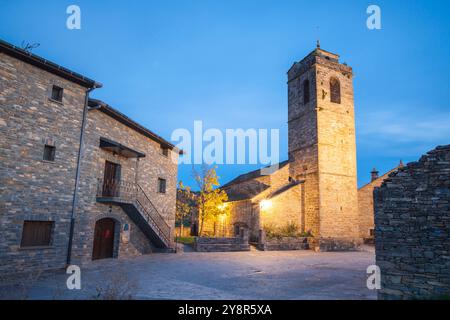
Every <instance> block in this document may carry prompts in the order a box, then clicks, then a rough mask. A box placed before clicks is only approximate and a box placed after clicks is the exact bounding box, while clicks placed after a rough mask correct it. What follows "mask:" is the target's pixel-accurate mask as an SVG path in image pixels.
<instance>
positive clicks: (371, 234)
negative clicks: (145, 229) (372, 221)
mask: <svg viewBox="0 0 450 320" xmlns="http://www.w3.org/2000/svg"><path fill="white" fill-rule="evenodd" d="M369 234H370V236H371V237H374V236H375V230H374V229H370V230H369Z"/></svg>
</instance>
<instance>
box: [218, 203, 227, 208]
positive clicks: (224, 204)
mask: <svg viewBox="0 0 450 320" xmlns="http://www.w3.org/2000/svg"><path fill="white" fill-rule="evenodd" d="M227 205H228V204H227V203H223V204H221V205H219V206H217V208H218V209H219V210H225V208H226V207H227Z"/></svg>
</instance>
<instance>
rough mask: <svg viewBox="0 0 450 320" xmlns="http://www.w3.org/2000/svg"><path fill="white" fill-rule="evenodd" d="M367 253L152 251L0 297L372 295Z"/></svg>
mask: <svg viewBox="0 0 450 320" xmlns="http://www.w3.org/2000/svg"><path fill="white" fill-rule="evenodd" d="M374 260H375V257H374V253H373V250H370V249H369V250H365V251H360V252H321V253H316V252H313V251H282V252H260V251H251V252H230V253H198V252H186V253H178V254H151V255H146V256H141V257H138V258H134V259H130V260H102V261H97V262H93V263H91V264H89V265H88V266H85V267H83V269H82V290H80V291H69V290H68V289H66V279H67V275H65V274H63V273H59V274H52V275H46V276H45V277H44V278H40V279H38V280H37V281H35V282H32V284H31V287H30V288H26V290H25V289H24V287H23V288H21V289H20V288H19V289H14V290H11V288H6V287H3V288H2V289H3V290H1V293H0V295H1V296H0V297H1V298H3V299H5V298H14V297H16V298H27V299H94V298H96V297H98V293H99V292H100V297H101V298H108V297H109V298H125V297H127V296H128V294H132V296H133V298H134V299H207V300H210V299H283V300H289V299H376V292H375V291H373V290H368V289H367V287H366V279H367V274H366V269H367V267H368V266H369V265H372V264H374ZM25 291H26V292H25ZM20 294H22V295H23V296H18V295H20ZM14 295H15V296H14Z"/></svg>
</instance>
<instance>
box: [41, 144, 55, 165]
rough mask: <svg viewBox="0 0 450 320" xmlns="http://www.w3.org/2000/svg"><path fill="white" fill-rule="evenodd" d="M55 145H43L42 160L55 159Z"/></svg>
mask: <svg viewBox="0 0 450 320" xmlns="http://www.w3.org/2000/svg"><path fill="white" fill-rule="evenodd" d="M55 153H56V147H54V146H49V145H45V147H44V160H45V161H52V162H53V161H55Z"/></svg>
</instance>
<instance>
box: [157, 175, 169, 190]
mask: <svg viewBox="0 0 450 320" xmlns="http://www.w3.org/2000/svg"><path fill="white" fill-rule="evenodd" d="M166 185H167V183H166V179H162V178H159V179H158V192H159V193H166Z"/></svg>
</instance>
